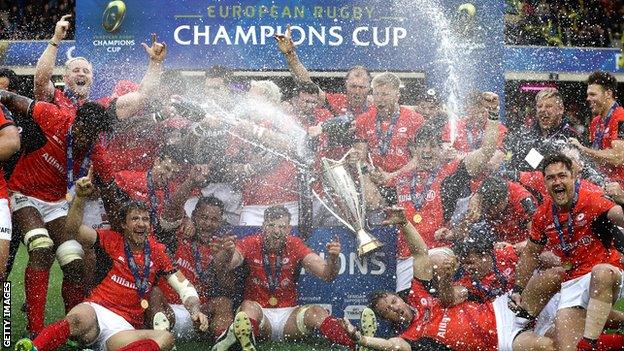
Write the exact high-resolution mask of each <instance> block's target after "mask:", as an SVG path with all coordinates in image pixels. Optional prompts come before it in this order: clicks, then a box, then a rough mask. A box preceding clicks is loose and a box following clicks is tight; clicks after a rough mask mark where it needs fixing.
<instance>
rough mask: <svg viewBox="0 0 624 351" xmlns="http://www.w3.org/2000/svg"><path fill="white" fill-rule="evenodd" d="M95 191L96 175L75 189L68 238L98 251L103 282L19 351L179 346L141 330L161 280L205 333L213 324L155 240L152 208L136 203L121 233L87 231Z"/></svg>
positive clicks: (145, 350) (148, 350)
mask: <svg viewBox="0 0 624 351" xmlns="http://www.w3.org/2000/svg"><path fill="white" fill-rule="evenodd" d="M93 191H94V188H93V185H92V184H91V171H89V173H88V175H87V176H86V177H83V178H81V179H79V180H78V182H77V183H76V197H75V198H74V201H73V202H72V205H71V208H70V210H69V213H68V216H67V221H66V223H65V224H66V225H65V228H64V229H65V231H66V233H67V234H68V235H69V236H71V237H73V238H74V239H75V240H77V241H78V242H80V243H81V244H82V245H84V246H85V247H93V249H94V250H95V252H96V255H97V257H98V262H99V263H100V264H99V265H98V269H97V272H96V277H95V279H96V280H97V281H98V283H97V285H96V286H95V288H94V289H93V290H92V291H91V295H90V296H89V297H88V298H87V299H86V300H85V302H83V303H80V304H78V305H76V306H75V307H74V308H72V309H71V310H70V311H69V312H68V313H67V316H66V317H65V318H64V319H62V320H60V321H57V322H55V323H53V324H51V325H49V326H47V327H46V328H45V329H43V330H42V331H41V332H40V333H39V335H38V336H37V337H36V338H35V339H34V340H32V341H31V340H30V339H22V340H20V341H18V342H17V343H16V345H15V350H19V351H31V350H33V351H49V350H55V349H56V348H58V347H60V346H62V345H63V344H65V342H66V341H67V340H68V339H72V340H74V341H77V342H78V343H79V344H81V345H85V346H91V345H93V346H94V348H97V349H100V350H117V351H158V350H170V349H172V348H173V346H174V339H173V336H172V335H171V333H169V332H168V331H163V330H141V326H142V325H143V312H144V311H145V309H147V308H148V307H149V302H148V296H149V294H150V291H151V290H152V287H153V285H154V284H155V283H156V278H157V277H158V276H161V275H162V276H165V277H166V279H167V282H168V283H169V284H170V285H171V286H172V287H173V288H174V289H175V291H176V292H177V293H178V294H179V296H180V300H181V301H182V302H183V303H184V306H185V307H186V308H187V309H188V311H189V313H190V315H191V319H192V320H193V322H194V323H196V324H197V326H198V327H199V329H200V330H204V331H205V330H206V329H207V328H208V319H207V318H206V316H205V315H204V314H203V313H202V312H201V311H200V302H199V298H198V294H197V291H196V290H195V288H194V287H193V285H191V283H190V282H189V281H188V280H187V279H186V277H184V275H183V274H182V273H181V272H179V271H177V270H176V269H175V268H174V267H173V264H172V263H171V260H170V259H169V257H168V256H167V254H166V253H165V248H164V246H163V245H161V244H159V243H157V242H156V241H155V240H154V238H153V237H151V235H150V233H151V228H150V216H149V210H148V208H147V206H146V205H145V204H143V203H141V202H131V203H129V204H127V205H126V206H125V207H124V208H123V209H122V210H121V211H120V215H121V217H122V219H121V222H122V223H123V224H122V232H116V231H112V230H106V229H99V230H95V229H93V228H91V227H88V226H85V225H82V218H83V214H84V205H85V202H86V200H87V198H88V197H89V196H90V194H91V193H92V192H93Z"/></svg>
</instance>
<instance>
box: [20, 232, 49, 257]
mask: <svg viewBox="0 0 624 351" xmlns="http://www.w3.org/2000/svg"><path fill="white" fill-rule="evenodd" d="M24 245H26V248H27V249H28V252H33V251H38V250H45V249H50V248H52V246H54V242H53V241H52V239H51V238H50V233H48V230H47V229H45V228H35V229H31V230H29V231H28V232H26V234H24Z"/></svg>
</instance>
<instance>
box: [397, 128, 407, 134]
mask: <svg viewBox="0 0 624 351" xmlns="http://www.w3.org/2000/svg"><path fill="white" fill-rule="evenodd" d="M397 132H399V133H406V132H407V127H401V128H399V129H397Z"/></svg>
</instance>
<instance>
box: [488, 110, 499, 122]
mask: <svg viewBox="0 0 624 351" xmlns="http://www.w3.org/2000/svg"><path fill="white" fill-rule="evenodd" d="M488 119H489V120H490V121H498V112H496V111H490V112H488Z"/></svg>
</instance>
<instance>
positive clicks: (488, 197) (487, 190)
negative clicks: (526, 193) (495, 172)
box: [477, 176, 509, 210]
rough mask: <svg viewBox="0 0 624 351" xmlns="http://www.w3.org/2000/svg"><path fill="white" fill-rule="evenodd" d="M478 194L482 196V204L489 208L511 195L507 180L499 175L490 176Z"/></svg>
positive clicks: (482, 184)
mask: <svg viewBox="0 0 624 351" xmlns="http://www.w3.org/2000/svg"><path fill="white" fill-rule="evenodd" d="M477 194H479V195H480V196H481V206H483V209H485V210H487V209H490V208H492V207H494V206H497V205H498V204H500V203H501V201H503V200H505V198H507V196H508V195H509V188H508V185H507V181H505V180H504V179H503V178H501V177H499V176H490V177H488V178H487V179H485V180H484V181H483V183H481V186H480V187H479V189H477Z"/></svg>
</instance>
